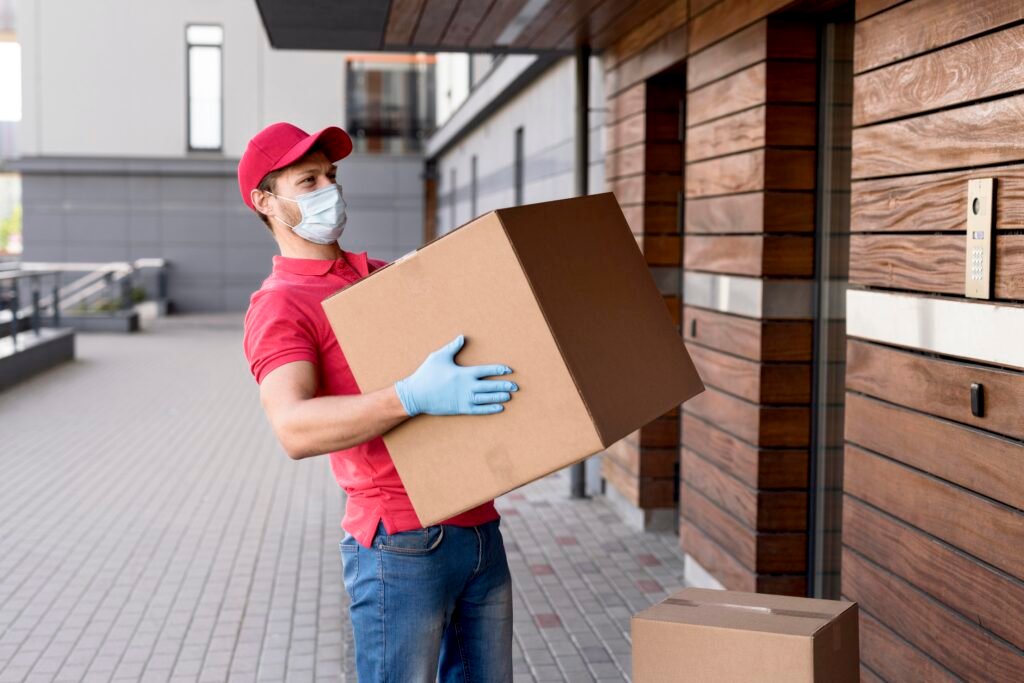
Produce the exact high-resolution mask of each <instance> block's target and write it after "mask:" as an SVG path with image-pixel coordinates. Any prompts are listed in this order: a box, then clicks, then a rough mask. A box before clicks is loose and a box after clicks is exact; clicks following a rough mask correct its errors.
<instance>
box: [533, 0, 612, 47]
mask: <svg viewBox="0 0 1024 683" xmlns="http://www.w3.org/2000/svg"><path fill="white" fill-rule="evenodd" d="M601 2H602V0H571V1H570V2H549V3H547V4H546V5H544V7H543V8H541V11H540V12H538V13H537V15H536V16H535V17H534V18H533V20H532V21H531V22H530V23H529V24H527V26H526V28H524V29H523V31H522V33H520V34H519V37H518V38H517V39H516V40H515V41H514V42H513V45H515V46H516V47H527V46H529V47H533V48H534V49H536V48H540V47H551V46H553V45H555V44H557V43H558V41H559V40H560V39H561V38H562V37H564V36H565V35H567V34H570V33H572V32H573V31H574V29H576V27H577V26H579V25H580V22H581V21H583V22H585V20H586V18H587V16H588V15H589V14H590V13H591V12H593V11H594V8H596V7H598V6H600V4H601ZM581 28H582V27H581Z"/></svg>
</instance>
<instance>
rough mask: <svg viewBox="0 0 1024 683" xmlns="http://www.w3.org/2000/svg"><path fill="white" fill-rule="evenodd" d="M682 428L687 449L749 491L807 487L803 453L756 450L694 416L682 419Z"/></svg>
mask: <svg viewBox="0 0 1024 683" xmlns="http://www.w3.org/2000/svg"><path fill="white" fill-rule="evenodd" d="M682 428H683V434H685V435H686V442H687V444H688V447H689V448H691V449H694V450H696V451H697V452H698V453H699V455H700V456H701V457H703V458H704V459H705V460H709V461H711V462H713V463H715V465H717V466H718V467H720V468H721V469H723V470H724V471H726V472H728V473H729V474H731V475H732V476H734V477H736V478H737V479H739V480H740V481H742V482H743V483H745V484H746V485H747V486H750V487H751V488H756V489H765V490H767V489H800V488H804V487H806V486H807V451H806V450H798V449H778V448H758V447H757V446H754V445H752V444H750V443H747V442H746V441H743V440H742V439H738V438H736V437H735V436H733V435H732V434H729V433H728V432H725V431H723V430H721V429H719V428H718V427H716V426H714V425H713V424H711V423H709V422H705V421H704V420H701V419H700V418H698V417H696V416H694V415H685V416H684V417H683V423H682ZM698 449H699V450H698Z"/></svg>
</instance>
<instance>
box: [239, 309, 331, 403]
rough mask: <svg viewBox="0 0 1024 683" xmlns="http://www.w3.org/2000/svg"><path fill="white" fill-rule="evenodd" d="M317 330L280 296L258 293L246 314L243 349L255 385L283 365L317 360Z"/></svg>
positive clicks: (300, 311) (313, 362)
mask: <svg viewBox="0 0 1024 683" xmlns="http://www.w3.org/2000/svg"><path fill="white" fill-rule="evenodd" d="M316 339H317V336H316V330H315V328H314V326H313V324H312V323H311V322H310V321H309V319H308V318H307V317H306V316H305V315H303V312H302V310H301V308H300V307H298V306H296V305H295V303H294V302H291V301H289V300H288V298H287V297H286V296H285V295H283V294H282V293H280V292H274V291H264V292H257V293H256V295H254V296H253V298H252V301H251V302H250V304H249V310H248V311H247V312H246V314H245V332H244V334H243V337H242V346H243V348H244V350H245V358H246V360H247V361H248V362H249V370H250V372H252V375H253V377H255V378H256V383H257V384H262V383H263V378H264V377H266V376H267V375H268V374H269V373H270V371H271V370H274V369H275V368H278V367H280V366H282V365H284V364H285V363H293V362H295V361H300V360H305V361H309V362H310V363H312V364H313V365H316V364H317V362H318V359H319V346H318V344H317V341H316Z"/></svg>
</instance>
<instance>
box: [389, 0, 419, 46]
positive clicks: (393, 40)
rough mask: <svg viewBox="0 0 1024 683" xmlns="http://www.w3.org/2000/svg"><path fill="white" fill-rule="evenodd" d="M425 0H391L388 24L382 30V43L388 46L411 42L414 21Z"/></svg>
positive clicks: (414, 28) (414, 25)
mask: <svg viewBox="0 0 1024 683" xmlns="http://www.w3.org/2000/svg"><path fill="white" fill-rule="evenodd" d="M425 2H426V0H393V1H392V3H391V12H390V14H388V25H387V28H386V29H385V31H384V44H385V45H389V46H401V45H409V44H410V43H411V42H412V34H413V31H415V30H416V22H417V21H419V18H420V13H421V12H422V11H423V5H424V4H425Z"/></svg>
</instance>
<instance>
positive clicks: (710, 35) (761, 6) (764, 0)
mask: <svg viewBox="0 0 1024 683" xmlns="http://www.w3.org/2000/svg"><path fill="white" fill-rule="evenodd" d="M790 2H792V0H726V1H725V2H719V3H718V4H717V5H714V6H713V7H711V8H710V9H708V10H707V11H706V12H704V13H703V14H700V15H696V16H694V17H693V19H692V20H691V21H690V52H693V53H696V52H699V51H700V50H702V49H704V48H706V47H708V46H709V45H712V44H713V43H716V42H718V41H719V40H721V39H722V38H725V37H727V36H729V35H731V34H733V33H735V32H736V31H739V30H740V29H742V28H744V27H746V26H749V25H750V24H752V23H754V22H755V21H757V20H758V19H760V18H762V17H764V16H767V15H769V14H771V13H772V12H775V11H778V10H780V9H782V8H783V7H785V6H786V5H788V4H790Z"/></svg>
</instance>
